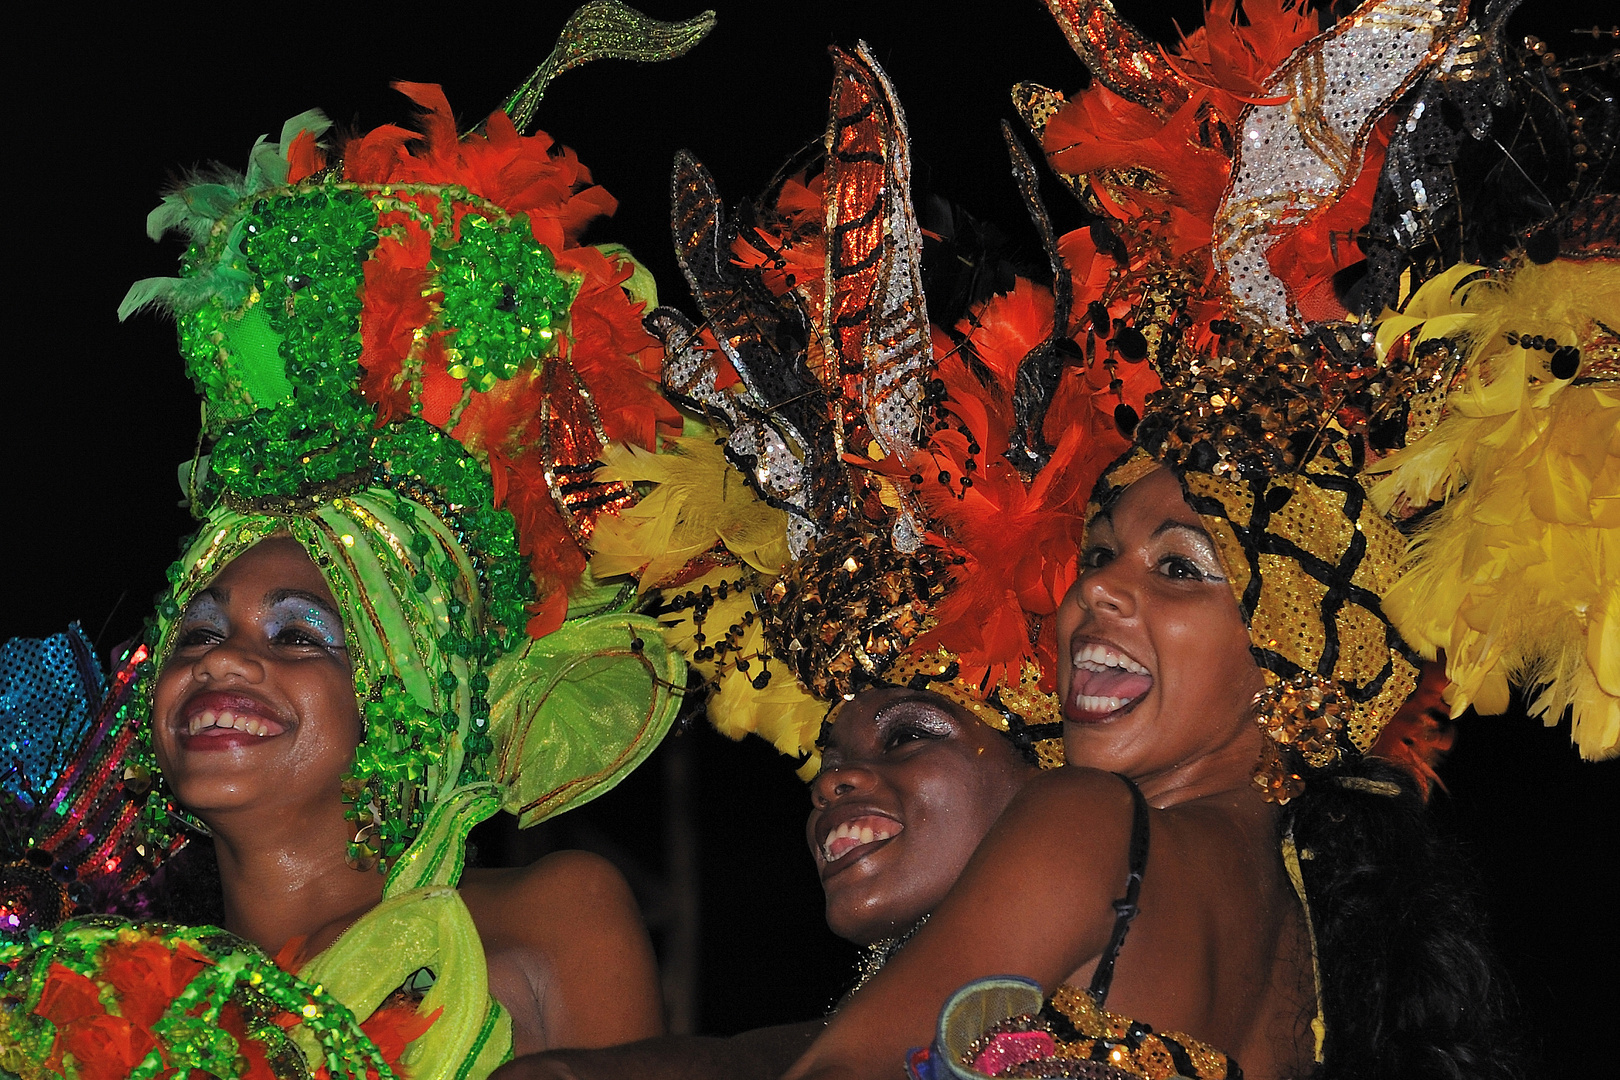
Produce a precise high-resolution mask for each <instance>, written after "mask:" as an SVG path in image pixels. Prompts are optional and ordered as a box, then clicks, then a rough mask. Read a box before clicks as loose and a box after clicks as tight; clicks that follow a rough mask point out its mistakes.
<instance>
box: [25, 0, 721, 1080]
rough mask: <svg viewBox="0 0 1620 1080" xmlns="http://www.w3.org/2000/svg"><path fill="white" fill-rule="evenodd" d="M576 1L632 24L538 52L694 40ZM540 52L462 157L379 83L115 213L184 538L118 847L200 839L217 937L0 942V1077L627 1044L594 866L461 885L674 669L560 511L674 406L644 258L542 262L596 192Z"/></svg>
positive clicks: (566, 255)
mask: <svg viewBox="0 0 1620 1080" xmlns="http://www.w3.org/2000/svg"><path fill="white" fill-rule="evenodd" d="M590 13H591V14H592V18H594V19H595V20H596V22H597V23H600V22H602V21H603V20H604V19H607V21H608V22H613V23H615V25H617V26H618V29H619V30H621V31H622V30H625V29H626V28H628V29H629V30H632V31H635V32H634V33H632V34H630V35H629V36H628V37H624V36H623V35H622V34H621V35H620V37H619V38H614V39H613V40H611V41H608V42H607V43H606V44H605V45H604V44H603V43H602V42H595V43H594V44H593V41H592V40H591V39H590V32H591V28H592V26H594V25H595V24H594V23H592V24H591V25H585V24H584V23H581V24H580V25H576V22H578V21H579V20H578V19H576V20H574V21H571V22H570V25H569V28H568V29H565V33H564V42H563V45H561V46H559V52H560V54H561V55H562V57H563V59H564V60H566V61H568V62H569V63H573V62H577V61H578V60H580V59H588V58H589V57H590V56H591V55H628V56H638V57H639V58H642V59H651V58H656V57H657V56H659V55H676V54H678V53H679V52H680V51H684V49H685V48H686V47H689V46H690V45H691V44H692V43H693V42H695V41H696V40H697V39H698V38H700V37H701V36H702V34H703V33H704V32H705V31H706V29H707V26H708V22H707V21H705V20H695V21H694V22H693V23H691V24H681V25H675V26H665V25H662V24H654V23H651V21H650V20H644V19H641V17H639V16H636V15H635V14H634V13H632V12H628V10H627V9H623V8H621V7H618V6H617V5H596V6H595V7H593V8H592V9H590ZM609 17H611V18H609ZM626 20H629V21H628V22H626ZM637 20H640V21H639V22H637ZM587 22H589V20H587ZM632 24H633V25H632ZM596 28H597V29H598V30H600V29H601V27H599V26H598V27H596ZM570 35H572V37H570ZM609 36H610V37H611V35H609ZM599 46H600V47H599ZM593 50H594V52H593ZM553 59H555V57H554V58H553ZM556 66H557V65H556V64H553V63H551V62H550V61H548V65H544V66H542V69H541V72H540V73H539V74H538V76H537V81H535V80H532V81H531V82H532V83H534V85H532V86H530V87H528V88H526V89H528V90H529V91H530V92H529V93H528V94H527V95H525V94H524V93H522V92H520V94H519V95H518V96H516V97H514V99H513V103H512V105H511V106H510V107H511V108H512V110H513V112H512V117H509V116H508V114H507V113H506V112H497V113H494V114H492V115H491V116H490V117H489V119H488V120H487V121H486V122H485V123H484V124H483V125H480V129H479V131H478V132H477V133H474V134H471V135H469V136H467V137H466V138H462V137H460V136H459V135H458V133H457V131H456V128H455V124H454V120H453V118H452V116H451V113H450V109H449V106H448V104H447V103H446V102H445V100H444V98H443V96H442V95H441V94H440V93H439V90H438V88H437V87H432V86H424V85H417V84H401V89H402V90H403V91H404V92H405V93H407V94H408V95H410V96H411V97H412V98H413V99H414V100H415V101H416V102H417V103H418V104H419V105H421V106H422V107H423V109H424V112H425V116H424V120H423V123H422V125H421V126H422V129H423V133H422V134H420V135H419V134H416V133H414V132H410V131H406V130H403V129H400V128H397V127H384V128H381V129H378V130H376V131H373V132H371V133H370V134H368V135H365V136H363V137H359V138H356V139H353V140H351V141H350V142H349V143H348V144H347V145H345V146H343V147H342V148H341V153H340V155H333V156H331V157H329V151H328V149H327V148H326V147H325V146H323V145H322V144H320V143H319V142H318V139H319V138H320V136H321V135H322V134H323V133H324V132H325V130H326V129H327V128H328V127H329V126H330V124H329V122H328V121H326V120H325V118H324V117H323V116H321V115H320V114H319V113H306V114H304V115H302V116H300V117H297V118H295V119H294V120H293V121H290V122H289V123H288V125H287V127H286V128H285V129H284V130H283V132H282V137H281V139H280V141H279V142H278V143H266V142H265V141H264V140H261V141H260V143H259V144H258V145H256V146H255V148H254V151H253V156H252V159H251V162H250V167H249V169H248V171H247V173H246V175H236V174H225V173H223V172H222V173H220V174H218V175H212V176H208V177H202V178H197V179H196V180H195V181H194V182H192V183H190V184H188V185H187V186H185V187H183V188H182V189H180V190H178V191H176V192H175V193H174V194H172V195H170V196H168V197H167V198H166V199H165V200H164V204H163V205H162V206H161V207H160V208H159V209H158V210H157V211H155V212H154V214H153V216H152V218H151V220H150V221H149V231H151V232H152V234H153V235H154V237H156V236H160V235H162V234H163V233H164V232H166V231H169V230H171V229H180V230H183V231H184V232H185V233H187V234H188V236H189V238H190V240H191V247H190V249H189V250H188V252H187V254H186V256H185V259H184V261H183V264H182V272H181V276H180V277H178V278H174V279H159V280H154V281H147V282H141V283H139V284H138V285H137V286H136V287H135V288H134V289H132V290H131V294H130V297H129V298H128V300H126V303H125V306H124V309H123V313H124V314H128V313H129V312H131V311H133V310H135V309H137V308H139V307H141V306H143V305H145V304H149V303H157V304H160V305H162V306H163V307H165V308H167V309H168V310H170V311H172V312H173V313H174V314H175V315H176V317H177V319H178V321H179V324H180V341H181V349H182V352H183V354H184V355H185V358H186V362H187V367H188V371H189V372H190V374H191V375H192V377H193V380H194V381H195V382H196V384H197V386H198V388H199V390H200V391H201V392H202V394H203V397H204V432H203V440H204V444H206V446H207V452H206V453H201V452H200V453H199V455H198V457H197V458H196V460H195V461H194V462H193V463H192V465H191V467H190V470H189V473H188V475H187V477H186V487H187V495H188V499H189V502H190V505H191V507H192V509H193V511H194V512H195V513H196V514H197V515H198V516H199V517H200V518H201V519H202V521H203V524H202V528H201V529H200V531H199V532H198V534H197V536H196V537H195V539H194V540H193V541H192V542H191V544H190V545H189V546H188V547H187V549H186V550H185V552H184V554H183V555H182V556H181V558H180V560H179V561H178V562H177V563H175V564H174V566H172V567H171V568H170V572H169V581H170V584H171V591H170V592H169V593H168V594H167V595H165V596H163V597H161V598H160V602H159V605H158V612H157V619H156V621H155V623H154V624H153V625H152V626H151V628H150V629H149V632H148V635H147V637H146V640H145V643H144V644H143V645H141V646H140V648H139V650H138V651H137V653H136V654H134V655H133V656H132V657H131V658H130V664H131V667H132V671H133V673H134V676H135V677H136V678H137V679H138V680H139V686H138V689H137V692H136V693H135V694H133V695H132V696H131V698H130V700H129V702H128V703H127V704H125V705H124V706H123V709H122V712H121V714H120V715H121V716H122V718H123V720H124V721H125V722H126V723H127V724H128V725H130V726H132V727H133V728H134V730H135V732H136V737H135V741H134V746H133V749H132V750H131V752H130V753H129V754H128V755H127V756H126V758H125V759H124V760H123V761H122V762H119V763H117V764H119V765H121V766H122V775H123V778H124V786H125V789H126V791H128V792H130V793H131V794H132V795H133V798H132V800H131V801H130V803H129V809H128V814H129V815H130V816H132V817H136V816H138V818H139V821H138V823H137V824H135V825H134V827H133V828H127V829H124V832H125V833H127V835H128V837H129V843H128V845H127V848H126V849H123V850H120V851H119V852H118V857H120V858H123V857H128V858H145V859H150V858H154V857H155V856H156V855H157V853H159V852H165V853H166V852H171V851H173V850H174V848H175V846H176V841H175V837H176V835H177V833H178V832H179V830H180V829H181V828H182V827H185V828H188V829H189V830H190V831H192V832H193V833H201V834H202V835H204V836H211V838H212V844H213V847H214V850H215V853H216V854H217V857H218V862H219V867H220V880H221V884H222V887H223V894H224V895H223V900H224V919H223V923H224V929H225V931H228V932H229V933H228V934H222V933H220V932H219V931H218V930H214V929H212V928H201V929H193V928H185V927H175V926H166V925H160V924H147V925H139V926H130V925H128V924H121V923H114V922H110V921H105V920H95V919H91V920H88V921H79V922H70V923H68V924H66V925H64V926H63V927H61V928H59V929H57V930H56V931H54V932H51V933H47V934H45V935H43V936H41V937H39V938H37V939H36V940H35V942H34V943H33V944H32V946H30V947H27V948H23V947H10V948H9V949H8V951H7V952H5V953H4V954H0V962H4V961H9V962H10V967H9V971H7V970H6V969H3V968H0V972H5V979H4V984H3V987H0V997H3V999H4V1006H5V1007H4V1009H0V1035H3V1036H4V1038H0V1046H3V1047H4V1050H3V1053H0V1064H4V1065H5V1067H6V1068H8V1069H11V1070H13V1071H15V1072H18V1073H20V1074H22V1075H24V1076H29V1077H34V1076H49V1075H69V1076H73V1075H79V1076H89V1075H98V1074H99V1075H119V1074H124V1073H127V1074H129V1075H132V1076H142V1077H144V1076H155V1075H158V1074H160V1073H164V1072H167V1071H169V1070H173V1069H180V1070H182V1071H184V1070H186V1069H190V1068H200V1069H206V1070H207V1071H208V1072H211V1073H213V1074H214V1075H217V1076H221V1077H243V1076H272V1075H273V1076H309V1075H311V1074H312V1073H313V1074H315V1075H330V1076H334V1077H336V1076H353V1077H364V1076H367V1075H368V1074H369V1075H380V1076H387V1075H391V1074H393V1073H394V1072H396V1071H397V1070H400V1069H405V1068H408V1069H409V1070H410V1073H411V1075H412V1076H413V1077H416V1078H418V1080H425V1078H428V1077H441V1076H442V1077H446V1078H448V1077H457V1078H460V1077H469V1076H470V1077H478V1076H482V1075H485V1074H487V1073H488V1072H489V1071H490V1070H491V1069H493V1068H494V1067H495V1066H496V1065H498V1064H499V1063H500V1062H501V1061H503V1060H505V1059H506V1058H508V1057H509V1056H510V1055H511V1054H512V1053H513V1051H514V1050H515V1051H517V1052H520V1053H521V1052H529V1051H535V1050H541V1049H546V1048H553V1047H562V1046H580V1047H585V1046H600V1045H608V1044H611V1043H616V1042H622V1041H626V1040H630V1039H635V1038H641V1037H645V1036H648V1035H653V1034H657V1033H659V1032H660V1031H661V1030H662V1019H661V1009H660V1001H659V995H658V990H657V979H656V970H655V964H654V961H653V957H652V953H651V949H650V946H649V944H648V941H647V937H646V933H645V929H644V928H643V927H642V925H641V922H640V916H639V913H638V912H637V911H636V908H635V905H634V902H633V900H632V899H631V897H630V895H629V891H628V889H627V887H626V885H625V883H624V881H623V880H622V878H621V877H620V876H619V875H618V874H617V872H616V871H614V870H613V869H612V867H611V866H610V865H609V864H607V863H606V862H604V861H602V860H600V859H597V858H595V857H593V856H588V855H585V854H583V853H578V852H565V853H560V854H558V855H555V856H552V857H550V858H548V859H545V860H542V861H541V862H540V863H537V864H535V865H534V866H531V867H528V868H524V869H516V870H509V871H488V872H478V871H473V872H469V873H468V874H467V875H466V876H465V878H464V877H463V861H464V855H465V847H466V837H467V834H468V832H469V830H470V829H471V828H472V827H473V826H474V825H475V824H477V823H478V822H479V821H481V820H483V819H485V818H487V817H489V816H490V815H491V814H493V813H494V812H495V811H496V810H497V809H505V810H507V811H508V812H511V813H513V814H515V815H517V816H518V817H519V821H520V824H522V825H530V824H534V823H536V822H538V821H541V820H543V819H545V818H547V817H550V816H552V815H554V814H557V813H560V812H561V811H563V810H565V809H567V808H569V807H571V806H575V805H578V804H579V803H581V802H583V801H585V800H588V799H590V798H593V797H595V796H596V795H598V794H601V793H602V792H603V791H606V790H607V789H608V788H610V787H611V786H613V785H614V784H615V783H616V782H617V781H618V780H619V779H621V778H622V777H623V776H624V775H625V774H626V773H627V772H628V771H629V770H630V769H632V768H634V767H635V766H636V765H637V764H639V763H640V762H641V761H642V760H644V759H645V757H646V755H647V754H648V753H650V752H651V750H652V748H653V747H654V746H655V745H656V744H657V742H658V741H659V739H660V738H661V737H662V735H663V734H664V733H665V731H666V730H667V729H668V726H669V723H670V721H671V719H672V717H673V714H674V712H675V709H676V706H677V704H678V697H679V688H680V687H682V686H684V683H685V673H684V666H683V664H682V662H681V661H680V659H679V658H678V656H676V655H675V654H674V653H673V652H671V651H670V650H668V649H667V648H666V647H665V646H664V645H663V642H662V639H661V637H660V636H659V634H658V633H657V627H656V625H655V624H654V623H652V622H651V621H650V620H648V619H646V618H645V617H643V616H641V615H639V614H637V613H635V611H634V610H633V609H632V603H633V601H634V589H633V588H621V587H619V586H617V585H613V584H601V583H597V582H596V581H595V580H594V579H592V578H591V577H590V575H589V574H588V573H587V572H586V571H585V559H584V555H583V552H582V549H581V546H580V545H581V543H582V541H583V539H584V538H585V537H587V536H588V535H589V534H590V532H591V530H592V528H593V527H594V524H595V521H596V518H597V517H598V516H599V515H600V514H602V513H605V512H608V513H611V512H616V511H617V510H618V509H619V508H622V507H624V506H627V505H629V504H631V503H632V502H634V500H635V497H636V496H635V492H634V491H633V489H631V488H630V487H629V486H628V485H624V484H613V483H597V482H595V481H594V480H593V479H592V478H591V469H592V467H593V462H594V460H595V459H596V457H597V456H598V455H599V454H600V453H601V451H602V447H603V444H604V443H605V442H606V441H607V440H610V439H624V440H627V441H630V442H636V443H641V444H643V445H645V444H648V443H649V442H650V441H651V440H652V439H653V438H655V432H656V431H657V430H658V428H659V427H660V426H667V425H668V424H669V422H670V421H671V420H673V419H674V413H673V411H672V410H671V409H670V408H669V407H668V406H667V405H665V404H664V402H663V401H662V399H661V398H660V397H659V395H658V392H657V361H658V356H659V350H658V348H657V344H656V342H655V341H654V340H653V339H651V338H650V337H648V336H647V335H646V333H645V331H643V330H642V328H641V326H640V322H639V316H640V311H641V308H642V305H643V303H644V302H645V301H646V300H648V299H651V298H652V295H653V294H652V290H651V284H650V281H649V280H648V277H647V275H646V273H645V271H643V270H642V269H641V267H640V266H639V264H637V263H636V262H635V260H634V259H633V258H631V257H630V256H629V255H628V254H627V253H625V252H624V251H623V250H622V249H618V248H614V247H611V246H607V247H600V248H595V247H582V246H580V245H579V244H578V242H577V241H578V237H579V235H580V233H581V232H582V231H583V229H584V227H585V224H586V223H587V222H589V221H590V220H591V219H593V218H595V217H597V216H600V215H601V214H603V213H610V212H611V211H612V209H613V207H614V203H613V200H612V198H611V197H610V196H608V195H607V194H606V192H604V191H603V190H602V189H601V188H599V187H593V186H591V185H590V175H589V173H588V172H587V171H586V170H585V169H584V167H583V166H581V165H580V164H579V162H578V161H577V159H575V158H574V156H573V155H572V153H570V152H568V151H566V150H563V149H561V148H560V147H556V146H554V145H553V143H552V141H551V139H550V138H549V137H547V136H545V135H544V134H536V135H534V136H525V135H524V134H523V133H522V129H523V128H524V127H526V126H527V121H528V116H529V114H530V113H532V109H533V104H534V101H535V100H536V99H537V98H538V96H539V94H538V87H539V86H543V83H544V79H545V78H548V77H549V74H550V73H551V72H552V70H553V69H554V68H555V67H556ZM514 118H515V119H514ZM125 824H126V825H127V824H129V823H125ZM270 957H275V962H274V963H272V962H271V960H270ZM136 960H138V961H139V965H140V966H139V968H138V971H139V974H138V975H136V974H133V973H134V972H136V970H137V969H136V968H134V967H131V964H132V963H135V962H136ZM109 1032H112V1033H114V1034H115V1036H116V1037H113V1038H108V1037H106V1036H107V1034H108V1033H109Z"/></svg>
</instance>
